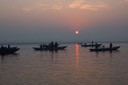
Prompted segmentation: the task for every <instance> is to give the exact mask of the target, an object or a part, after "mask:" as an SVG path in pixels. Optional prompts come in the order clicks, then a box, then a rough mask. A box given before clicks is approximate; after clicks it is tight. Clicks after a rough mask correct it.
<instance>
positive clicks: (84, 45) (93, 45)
mask: <svg viewBox="0 0 128 85" xmlns="http://www.w3.org/2000/svg"><path fill="white" fill-rule="evenodd" d="M101 45H102V44H89V45H87V44H82V45H81V46H82V47H95V46H101Z"/></svg>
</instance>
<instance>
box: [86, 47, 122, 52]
mask: <svg viewBox="0 0 128 85" xmlns="http://www.w3.org/2000/svg"><path fill="white" fill-rule="evenodd" d="M119 48H120V46H114V47H112V48H110V47H106V48H97V49H95V48H94V49H93V48H92V49H89V50H90V51H96V52H97V51H113V50H117V49H119Z"/></svg>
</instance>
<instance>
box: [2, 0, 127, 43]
mask: <svg viewBox="0 0 128 85" xmlns="http://www.w3.org/2000/svg"><path fill="white" fill-rule="evenodd" d="M76 30H78V31H79V34H78V35H76V34H75V31H76ZM50 41H58V42H73V41H128V0H0V42H50Z"/></svg>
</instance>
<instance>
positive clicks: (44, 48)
mask: <svg viewBox="0 0 128 85" xmlns="http://www.w3.org/2000/svg"><path fill="white" fill-rule="evenodd" d="M66 47H67V46H58V47H53V48H50V47H42V48H41V47H33V49H34V50H37V51H43V50H64V49H65V48H66Z"/></svg>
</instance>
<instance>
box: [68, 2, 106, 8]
mask: <svg viewBox="0 0 128 85" xmlns="http://www.w3.org/2000/svg"><path fill="white" fill-rule="evenodd" d="M107 6H108V5H107V4H105V3H103V2H95V3H94V2H93V3H91V2H87V1H83V0H75V1H73V2H72V3H71V4H69V8H71V9H73V8H79V9H85V10H99V9H101V8H106V7H107Z"/></svg>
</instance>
